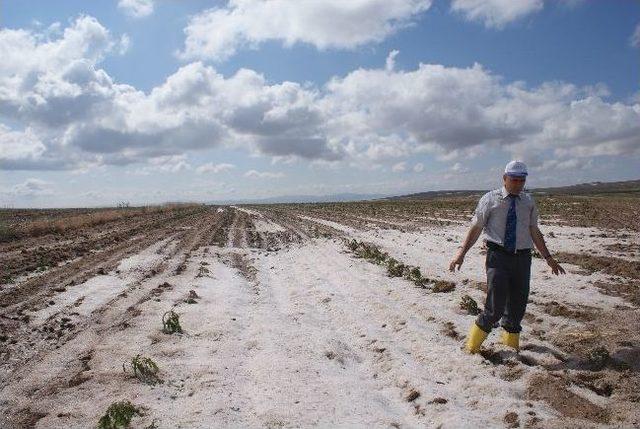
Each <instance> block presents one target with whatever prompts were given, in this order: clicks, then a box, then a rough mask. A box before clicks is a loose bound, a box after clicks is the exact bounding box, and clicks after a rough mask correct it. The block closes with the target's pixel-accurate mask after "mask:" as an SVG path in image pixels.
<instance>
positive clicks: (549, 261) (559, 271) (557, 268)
mask: <svg viewBox="0 0 640 429" xmlns="http://www.w3.org/2000/svg"><path fill="white" fill-rule="evenodd" d="M547 265H549V267H551V272H552V273H553V274H555V275H556V276H557V275H559V274H567V273H566V271H565V270H564V268H562V267H561V266H560V264H559V263H557V262H556V260H555V259H553V257H552V256H550V257H549V258H547Z"/></svg>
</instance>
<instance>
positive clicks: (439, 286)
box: [431, 280, 456, 293]
mask: <svg viewBox="0 0 640 429" xmlns="http://www.w3.org/2000/svg"><path fill="white" fill-rule="evenodd" d="M455 288H456V284H455V283H454V282H450V281H447V280H436V281H435V283H434V284H433V287H432V288H431V290H432V291H433V292H437V293H444V292H451V291H452V290H454V289H455Z"/></svg>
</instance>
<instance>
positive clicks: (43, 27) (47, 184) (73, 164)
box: [0, 0, 640, 208]
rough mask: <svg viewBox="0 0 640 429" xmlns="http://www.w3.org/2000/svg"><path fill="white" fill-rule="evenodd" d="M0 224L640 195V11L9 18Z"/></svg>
mask: <svg viewBox="0 0 640 429" xmlns="http://www.w3.org/2000/svg"><path fill="white" fill-rule="evenodd" d="M0 58H2V60H1V61H0V207H16V208H18V207H95V206H113V205H116V204H118V203H121V202H128V203H129V204H131V205H142V204H157V203H164V202H176V201H184V202H211V201H221V200H225V201H229V200H240V199H258V198H270V197H277V196H289V195H317V196H322V195H333V194H344V193H349V194H354V193H355V194H375V195H401V194H407V193H414V192H422V191H429V190H444V189H490V188H495V187H498V186H500V182H501V176H502V171H503V169H504V165H505V164H506V163H507V162H508V161H509V160H511V159H519V160H522V161H524V162H525V163H527V165H528V167H529V172H530V174H529V178H528V180H527V186H528V187H541V186H545V187H546V186H556V185H566V184H574V183H584V182H591V181H617V180H631V179H640V173H639V172H640V168H639V167H640V85H639V83H640V1H637V0H615V1H596V0H554V1H551V0H348V1H345V0H322V1H321V0H270V1H264V0H229V1H212V0H210V1H204V0H113V1H108V0H105V1H91V2H88V1H86V0H56V1H51V0H39V1H36V0H3V1H2V2H0Z"/></svg>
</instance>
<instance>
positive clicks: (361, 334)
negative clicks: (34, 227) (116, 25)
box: [0, 199, 640, 428]
mask: <svg viewBox="0 0 640 429" xmlns="http://www.w3.org/2000/svg"><path fill="white" fill-rule="evenodd" d="M561 203H562V204H564V202H562V201H561V202H558V201H555V200H551V201H546V202H545V204H543V210H544V214H543V219H542V220H543V224H542V225H541V229H542V231H543V233H545V234H546V236H547V241H548V244H549V247H550V248H551V249H553V250H555V251H557V252H558V253H560V258H561V260H562V261H564V262H565V265H564V266H565V268H566V269H567V272H568V274H567V275H566V276H562V277H555V276H552V275H551V274H550V273H549V269H548V267H546V265H545V263H544V261H543V260H541V259H540V258H534V260H533V267H532V271H533V277H532V283H531V290H532V292H531V297H530V302H529V306H528V312H527V315H526V317H525V321H524V322H523V325H524V330H523V333H522V340H521V343H522V350H521V351H520V352H519V353H516V352H514V351H511V350H508V349H506V348H505V347H504V346H502V345H500V344H499V343H498V334H499V332H498V330H496V332H494V333H492V334H491V335H490V336H489V338H488V340H487V341H486V343H485V347H484V348H483V350H482V352H481V353H480V354H478V355H474V356H469V355H467V354H465V353H464V351H463V350H462V348H463V347H462V346H463V342H464V339H465V336H466V333H467V331H468V328H469V326H470V325H471V323H473V320H474V317H475V316H474V313H475V311H476V310H475V307H474V305H473V302H477V304H478V306H479V307H480V309H481V308H482V306H483V303H484V296H485V291H486V283H485V278H484V271H483V267H484V253H485V252H484V250H483V249H482V247H481V246H479V245H477V246H476V247H475V248H474V249H473V250H472V251H471V252H470V254H469V255H468V257H467V259H466V260H465V263H464V265H463V267H462V271H460V272H457V273H450V272H448V270H447V267H448V262H449V260H450V259H451V257H452V256H453V255H454V253H455V252H456V250H457V246H458V245H459V244H460V242H461V240H462V238H463V236H464V234H465V232H466V231H465V229H466V225H465V222H466V221H467V220H468V218H469V215H470V212H471V210H472V209H473V206H472V204H471V201H470V200H459V199H458V200H457V199H452V200H451V201H449V202H431V203H424V202H406V201H403V202H387V203H353V204H319V205H308V204H304V205H302V204H301V205H272V206H242V207H235V206H232V207H190V208H185V209H182V210H176V211H172V212H167V213H153V214H149V216H142V217H140V216H134V217H130V218H123V219H115V220H113V222H107V223H105V224H102V225H99V226H93V227H86V228H84V229H81V230H74V231H73V232H69V233H68V234H67V235H66V236H64V235H62V236H59V235H58V236H46V235H45V236H41V237H39V241H38V239H36V238H35V237H31V238H24V239H21V240H14V241H11V242H9V243H4V244H2V246H4V247H3V253H2V256H1V257H0V258H1V260H2V262H4V263H5V265H4V266H6V267H8V268H7V269H6V270H5V271H7V270H10V273H9V272H5V273H2V274H6V277H4V279H5V281H4V283H3V284H2V285H1V286H0V371H1V372H0V427H2V428H27V427H36V428H49V427H65V428H86V427H96V426H97V425H98V421H99V420H100V418H101V417H103V416H104V415H105V413H106V411H107V409H109V407H110V406H111V405H112V404H114V403H117V402H118V403H124V402H121V401H129V402H130V403H131V404H132V406H133V407H135V410H136V412H134V413H131V418H132V420H131V422H132V425H133V426H134V427H156V428H175V427H185V428H207V427H243V428H244V427H268V428H283V427H362V428H365V427H366V428H369V427H403V428H404V427H407V428H413V427H416V428H419V427H444V428H446V427H450V428H459V427H530V428H548V427H551V428H553V427H558V428H560V427H576V428H583V427H633V426H638V425H640V412H639V411H638V410H640V406H639V402H640V391H639V390H638V387H637V386H638V385H640V377H639V371H640V334H639V333H640V312H639V311H638V306H639V305H640V302H639V299H638V264H640V254H639V253H638V249H639V247H640V237H639V236H638V231H637V230H634V229H633V228H632V227H629V226H628V225H632V222H630V221H629V219H627V217H625V216H626V215H625V213H633V210H636V208H634V207H633V205H632V203H628V202H626V201H625V202H623V203H616V204H619V205H620V207H627V208H628V211H627V212H625V211H624V210H622V209H620V210H617V211H616V212H615V213H616V219H615V220H613V221H611V224H609V225H605V224H603V223H601V220H602V219H603V218H604V217H603V216H604V215H598V216H592V219H595V221H594V222H592V223H585V224H578V223H580V222H583V221H584V222H586V221H585V220H584V219H585V218H583V217H580V216H577V215H576V216H574V217H571V216H569V215H567V213H569V212H567V211H566V210H568V209H567V208H566V207H565V206H563V205H562V204H561ZM579 203H580V204H582V205H581V206H580V207H583V205H587V206H588V207H596V208H599V207H601V206H602V203H601V202H600V201H596V202H595V203H589V202H583V201H582V200H580V201H579ZM553 204H556V206H557V207H556V206H554V205H553ZM629 204H631V206H629ZM554 207H555V208H554ZM617 207H618V206H615V207H614V208H617ZM629 207H631V208H629ZM583 208H584V207H583ZM605 209H606V207H605ZM554 210H555V211H554ZM607 210H611V209H607ZM598 213H600V212H598ZM16 216H18V214H16ZM563 216H564V217H565V218H566V219H569V220H567V221H566V222H563ZM19 217H20V218H24V219H29V218H30V217H31V215H30V213H29V212H28V211H25V212H24V213H22V212H21V213H19ZM625 225H627V226H626V227H625ZM354 240H355V241H354ZM45 257H46V260H47V261H48V262H49V263H47V264H40V265H38V259H37V258H40V260H42V259H43V258H45ZM34 261H35V262H34ZM34 264H36V266H37V267H38V268H37V269H31V267H33V266H34ZM21 267H22V268H21ZM436 285H440V286H438V287H436ZM442 285H444V286H446V287H444V286H442ZM170 312H173V313H175V315H177V316H178V318H179V320H175V319H172V322H171V323H174V322H179V325H180V327H181V329H182V332H180V331H179V330H175V329H167V320H168V319H169V317H173V313H170ZM163 320H164V322H165V324H164V326H163ZM172 326H173V325H172ZM137 356H143V357H144V358H148V359H151V360H152V361H153V363H154V364H156V365H157V368H158V370H157V372H154V382H153V383H149V382H144V380H141V379H140V377H138V376H136V374H134V372H133V370H132V360H134V359H135V358H136V357H137ZM145 362H146V361H145ZM123 366H124V369H125V370H124V371H123ZM113 409H115V408H114V407H112V408H111V410H113ZM133 409H134V408H131V410H133Z"/></svg>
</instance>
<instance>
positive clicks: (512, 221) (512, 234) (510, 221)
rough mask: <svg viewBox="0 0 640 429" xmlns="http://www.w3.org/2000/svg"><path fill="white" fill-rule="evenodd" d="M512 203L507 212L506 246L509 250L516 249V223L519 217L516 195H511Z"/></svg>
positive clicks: (513, 250)
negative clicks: (517, 214)
mask: <svg viewBox="0 0 640 429" xmlns="http://www.w3.org/2000/svg"><path fill="white" fill-rule="evenodd" d="M509 198H510V199H511V204H510V205H509V211H508V212H507V225H506V227H505V230H504V248H505V249H507V251H509V252H515V251H516V225H517V223H518V217H517V216H516V196H515V195H509Z"/></svg>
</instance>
